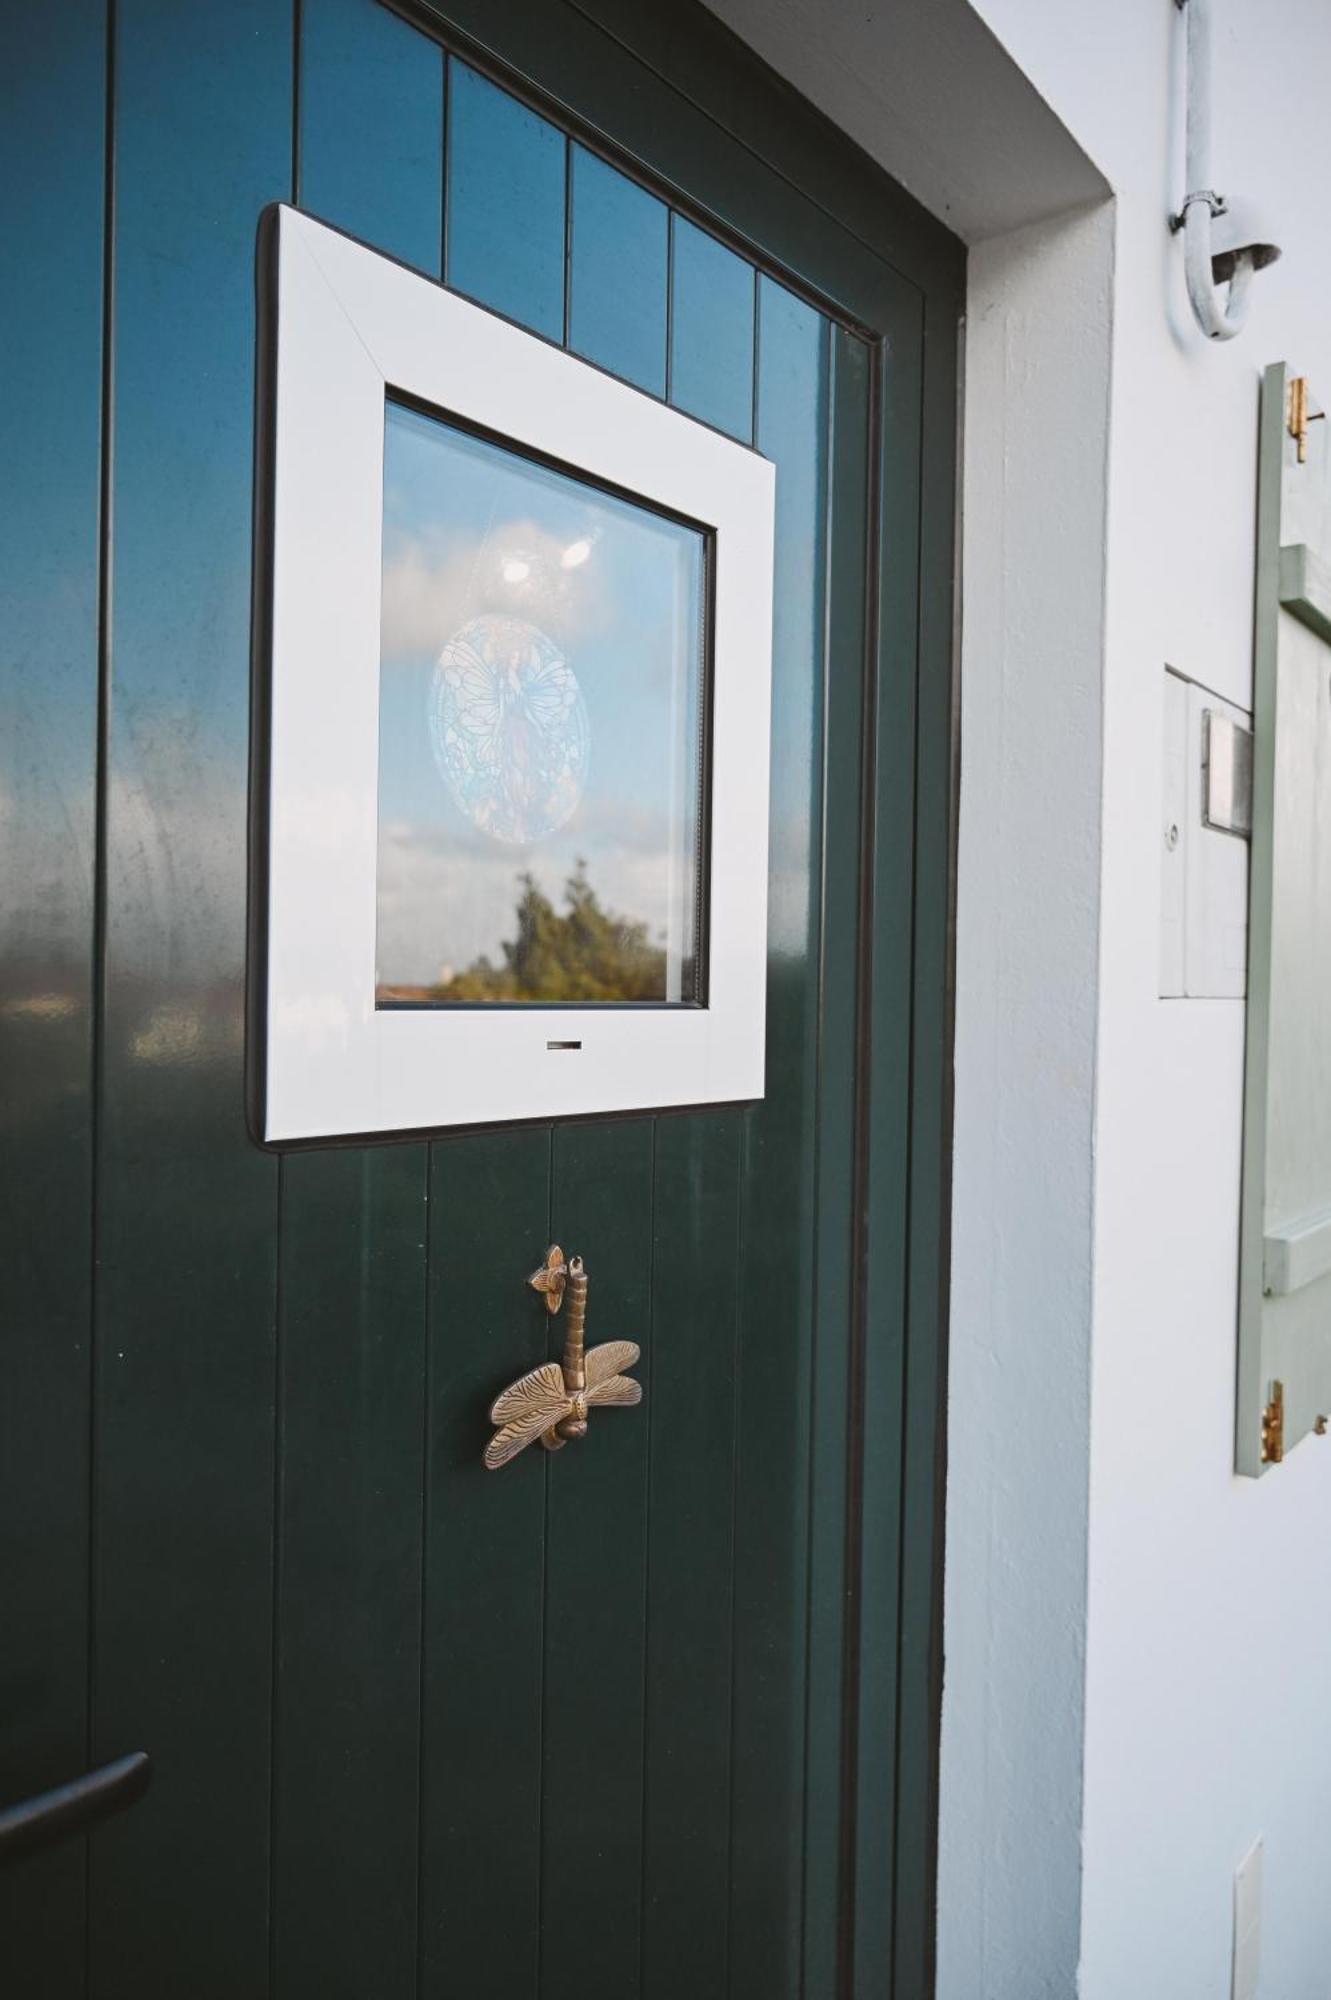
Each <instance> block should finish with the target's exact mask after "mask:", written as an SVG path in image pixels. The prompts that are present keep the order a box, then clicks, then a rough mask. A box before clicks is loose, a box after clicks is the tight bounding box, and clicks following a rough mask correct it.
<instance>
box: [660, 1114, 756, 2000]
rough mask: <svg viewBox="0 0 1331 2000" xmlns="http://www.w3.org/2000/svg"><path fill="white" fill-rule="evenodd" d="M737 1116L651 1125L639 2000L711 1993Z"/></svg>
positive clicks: (718, 1854) (725, 1927) (722, 1735)
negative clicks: (654, 1127) (653, 1148)
mask: <svg viewBox="0 0 1331 2000" xmlns="http://www.w3.org/2000/svg"><path fill="white" fill-rule="evenodd" d="M743 1131H744V1128H743V1114H742V1113H741V1112H735V1111H717V1112H706V1113H699V1114H697V1115H694V1116H690V1117H686V1118H663V1119H661V1120H660V1122H659V1124H658V1126H657V1133H656V1158H655V1218H654V1236H653V1242H652V1310H651V1327H652V1379H651V1400H650V1405H649V1407H648V1409H647V1428H648V1548H647V1607H646V1635H645V1636H646V1658H645V1681H644V1688H643V1778H642V1782H643V1800H642V1810H643V1853H642V1880H643V1909H642V1995H643V2000H672V1996H674V1995H675V1994H677V1993H680V1992H685V1993H689V1994H691V1995H693V1996H695V2000H713V1997H714V1996H719V1995H723V1994H725V1993H726V1991H727V1984H726V1980H727V1969H728V1964H729V1935H730V1775H731V1770H730V1713H731V1703H732V1700H733V1697H734V1676H733V1672H732V1664H733V1654H734V1644H733V1638H732V1633H731V1608H732V1593H733V1588H734V1584H733V1572H734V1505H735V1470H736V1467H735V1451H734V1425H735V1406H736V1395H737V1385H738V1363H739V1352H738V1332H739V1301H738V1294H737V1286H736V1271H735V1258H736V1252H737V1249H738V1244H739V1197H740V1181H739V1169H740V1158H741V1148H742V1144H743Z"/></svg>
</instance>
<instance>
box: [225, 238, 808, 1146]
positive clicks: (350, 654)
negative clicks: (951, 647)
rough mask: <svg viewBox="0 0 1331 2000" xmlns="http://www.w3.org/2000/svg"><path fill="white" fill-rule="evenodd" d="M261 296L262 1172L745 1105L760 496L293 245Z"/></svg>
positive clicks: (763, 959) (760, 804)
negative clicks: (289, 1155)
mask: <svg viewBox="0 0 1331 2000" xmlns="http://www.w3.org/2000/svg"><path fill="white" fill-rule="evenodd" d="M260 276H261V296H262V300H263V305H264V321H265V329H266V333H267V345H266V350H265V361H264V368H263V371H262V379H261V389H260V393H261V398H262V402H261V411H262V413H263V417H264V421H263V422H262V423H261V425H260V429H259V436H260V440H261V449H262V451H263V452H264V454H265V457H266V459H267V470H266V478H265V479H264V483H263V485H262V486H261V490H260V504H259V509H258V518H259V520H260V521H261V522H262V523H263V524H264V530H265V532H264V534H263V537H262V539H261V545H260V549H259V571H258V573H259V594H258V598H257V600H256V601H257V611H258V615H257V617H256V621H255V630H256V675H255V685H256V691H257V695H258V715H259V718H260V729H259V732H258V735H257V737H256V744H257V756H256V765H255V768H256V770H257V771H259V772H261V773H262V774H263V781H264V782H263V793H262V796H261V798H259V799H258V800H257V801H256V807H257V810H256V814H255V829H256V841H255V856H256V862H257V870H256V879H255V885H254V892H255V913H256V919H257V921H256V926H255V932H256V951H255V959H254V966H255V973H256V977H255V980H254V991H253V1001H252V1007H251V1019H250V1032H249V1058H250V1060H249V1068H250V1108H251V1121H252V1123H253V1125H254V1127H255V1130H256V1132H257V1134H258V1136H259V1137H260V1138H261V1139H262V1140H263V1141H264V1142H265V1143H269V1144H280V1143H283V1142H286V1141H291V1140H309V1139H318V1138H325V1137H328V1138H331V1137H341V1136H348V1137H350V1136H354V1135H360V1134H376V1135H377V1134H384V1135H387V1134H391V1133H395V1132H428V1131H432V1130H439V1129H442V1128H445V1127H450V1126H460V1125H468V1126H470V1125H484V1124H495V1123H509V1122H513V1121H517V1120H526V1119H548V1118H560V1117H578V1116H588V1115H596V1114H601V1113H613V1112H622V1111H634V1110H648V1109H653V1108H658V1107H660V1108H664V1107H667V1106H673V1105H691V1104H711V1103H718V1102H742V1101H745V1100H749V1099H753V1098H756V1097H761V1096H762V1094H763V1085H764V1048H765V999H766V978H767V951H766V943H767V939H766V927H767V926H766V918H767V800H768V766H769V742H768V731H769V715H770V702H771V614H772V549H773V527H774V504H775V474H774V471H773V468H772V466H771V465H770V463H769V462H768V461H767V460H766V459H764V458H762V457H761V456H760V455H759V454H758V453H757V452H755V451H752V450H750V449H749V447H748V446H746V445H741V444H737V443H736V442H735V441H734V440H733V439H731V438H728V437H724V436H722V435H720V434H719V433H718V432H716V431H714V430H712V429H709V428H708V427H707V426H706V425H704V424H701V423H698V422H696V421H694V420H693V419H692V418H690V417H687V416H685V415H683V414H682V413H681V412H680V411H678V410H673V409H670V408H669V407H668V406H667V405H666V404H664V403H662V402H660V401H659V400H658V399H657V398H656V397H654V396H651V395H647V394H645V393H644V392H643V391H641V390H639V389H635V388H633V387H631V386H630V385H629V384H628V383H625V382H622V381H619V380H617V379H616V378H614V377H612V376H610V375H607V374H605V373H603V372H602V371H601V370H600V369H597V368H595V367H593V366H592V365H591V364H589V363H587V362H585V361H582V360H580V359H578V358H577V357H576V356H574V355H572V354H568V353H565V352H563V351H562V350H561V349H559V348H557V347H555V346H554V345H552V344H551V343H550V342H548V341H546V340H544V339H541V338H540V337H538V336H537V335H534V334H531V333H528V332H526V331H524V330H523V329H522V328H521V327H518V326H515V325H514V324H512V323H511V322H510V321H507V320H503V319H500V318H498V317H497V316H496V315H494V314H492V313H489V312H487V311H485V310H484V309H483V308H482V307H480V306H478V305H476V304H474V303H472V302H471V301H470V300H467V299H464V298H461V297H459V296H458V295H457V294H455V293H452V292H450V291H448V290H447V289H446V288H445V287H444V286H442V285H438V284H436V283H434V282H433V281H432V280H430V279H427V278H424V277H422V276H420V275H419V274H418V273H416V272H413V271H409V270H407V269H405V268H404V267H403V266H401V265H399V264H395V263H393V262H392V261H391V260H390V259H388V258H385V257H381V256H378V255H376V254H375V253H374V252H373V251H371V250H368V249H366V248H365V247H364V245H362V244H359V243H355V242H353V241H352V240H351V239H350V238H348V237H345V236H342V235H341V234H340V233H339V232H337V231H336V230H333V229H329V228H327V227H326V226H325V225H324V224H322V223H317V222H314V221H313V220H312V219H311V218H309V217H308V216H303V215H300V214H299V213H297V212H296V211H295V210H292V209H289V208H279V209H276V210H274V211H271V212H270V214H269V216H268V217H267V219H266V221H265V225H264V229H263V232H262V234H261V239H260Z"/></svg>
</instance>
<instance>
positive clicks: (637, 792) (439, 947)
mask: <svg viewBox="0 0 1331 2000" xmlns="http://www.w3.org/2000/svg"><path fill="white" fill-rule="evenodd" d="M708 541H709V536H708V533H707V531H706V530H705V529H703V528H701V527H699V526H697V525H696V524H694V523H691V522H684V521H679V520H675V519H672V518H671V517H670V516H669V515H667V514H664V513H662V512H660V511H658V510H656V509H653V508H649V507H645V506H643V505H642V504H641V503H640V502H637V501H633V500H629V499H626V498H624V497H623V496H621V495H618V494H613V493H610V492H607V491H606V490H605V489H604V488H602V487H597V486H595V485H593V484H591V483H590V482H589V481H587V480H585V479H582V478H578V477H575V476H574V475H573V474H571V473H569V472H567V471H564V470H562V469H557V468H555V467H552V466H549V465H546V464H543V463H541V462H540V461H538V460H536V459H533V458H530V457H528V456H525V455H523V454H521V453H518V452H516V451H514V450H513V449H511V448H510V447H508V446H505V445H501V444H498V443H496V442H494V441H493V440H492V439H488V438H482V437H479V436H477V435H476V434H475V433H474V432H470V431H467V430H465V429H462V428H461V427H460V426H458V425H456V424H452V423H448V422H445V421H444V420H442V419H441V418H440V417H438V416H436V415H434V414H431V413H426V412H423V411H420V410H417V409H412V408H410V407H408V406H406V405H405V404H402V403H400V402H396V401H389V403H388V406H387V413H386V419H385V426H384V527H383V586H382V599H381V633H382V637H381V652H380V663H379V830H378V870H377V945H376V973H375V998H376V1001H377V1003H378V1005H379V1006H380V1007H401V1006H456V1005H472V1006H476V1005H486V1004H495V1003H499V1004H508V1005H512V1004H527V1005H545V1006H555V1005H560V1004H568V1005H573V1006H593V1005H597V1004H602V1005H604V1004H611V1005H639V1006H644V1005H646V1006H652V1005H654V1006H696V1005H699V1004H701V1003H702V1002H703V1001H704V998H705V994H704V989H703V984H702V966H701V959H700V953H699V940H700V934H701V930H702V904H703V892H704V887H705V861H704V855H703V851H702V830H703V810H702V807H703V796H704V778H705V742H704V723H705V717H706V712H707V704H706V700H705V692H706V636H707V625H706V615H705V614H706V581H707V550H708Z"/></svg>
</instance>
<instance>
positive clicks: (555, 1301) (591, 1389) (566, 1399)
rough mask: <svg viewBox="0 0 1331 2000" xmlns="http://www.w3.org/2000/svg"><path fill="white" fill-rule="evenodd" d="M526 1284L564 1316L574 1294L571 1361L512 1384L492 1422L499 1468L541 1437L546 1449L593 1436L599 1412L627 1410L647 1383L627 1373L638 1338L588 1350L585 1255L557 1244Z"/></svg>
mask: <svg viewBox="0 0 1331 2000" xmlns="http://www.w3.org/2000/svg"><path fill="white" fill-rule="evenodd" d="M527 1283H528V1284H529V1285H531V1286H533V1287H534V1288H535V1289H536V1290H537V1291H538V1292H543V1293H544V1294H545V1303H546V1309H547V1311H549V1312H552V1313H557V1312H558V1311H559V1309H560V1307H561V1306H562V1305H563V1303H564V1295H565V1292H567V1294H568V1326H567V1331H566V1333H565V1335H564V1359H563V1361H562V1362H559V1361H546V1362H543V1363H542V1365H541V1366H540V1367H539V1368H532V1369H529V1370H528V1372H527V1373H526V1374H525V1375H519V1377H518V1379H517V1381H516V1382H510V1383H509V1385H508V1387H507V1389H505V1390H504V1392H503V1394H502V1395H501V1396H496V1397H495V1400H494V1402H493V1403H492V1404H491V1406H490V1421H491V1423H492V1424H498V1425H499V1429H498V1430H497V1431H496V1432H495V1434H494V1436H493V1437H492V1438H491V1440H490V1442H489V1444H488V1445H487V1446H486V1447H485V1463H486V1466H487V1468H488V1469H489V1470H490V1471H491V1472H494V1471H496V1470H497V1469H498V1467H499V1466H501V1465H507V1464H508V1461H509V1460H510V1458H516V1457H517V1455H518V1453H519V1452H520V1451H523V1450H524V1449H525V1448H526V1446H527V1445H529V1444H533V1443H535V1441H536V1439H537V1438H539V1439H540V1440H541V1443H542V1444H543V1445H544V1446H545V1448H546V1450H547V1451H559V1450H561V1449H562V1448H563V1446H564V1445H566V1444H567V1443H568V1441H569V1439H570V1438H579V1437H585V1436H586V1435H587V1415H588V1412H589V1411H590V1410H592V1409H597V1408H599V1409H617V1408H618V1409H625V1408H627V1407H628V1406H629V1405H630V1404H633V1403H640V1402H641V1401H642V1384H641V1382H635V1381H634V1380H633V1377H632V1376H631V1375H625V1374H624V1373H623V1372H622V1371H623V1370H624V1369H625V1368H631V1367H632V1366H633V1364H634V1362H635V1361H636V1360H637V1359H638V1356H639V1353H640V1351H641V1350H640V1349H639V1348H638V1347H636V1346H635V1345H634V1343H633V1341H631V1340H607V1341H606V1342H604V1344H603V1345H602V1346H600V1347H593V1348H592V1349H591V1351H590V1352H587V1351H586V1350H585V1349H584V1347H583V1331H584V1329H585V1327H586V1324H587V1272H586V1270H585V1268H584V1266H583V1262H582V1259H581V1257H570V1258H569V1259H568V1260H567V1261H565V1258H564V1253H563V1251H562V1250H561V1249H560V1247H559V1245H558V1244H557V1243H552V1244H551V1246H550V1248H549V1250H548V1251H547V1252H546V1257H545V1262H544V1263H543V1264H542V1265H541V1267H540V1269H539V1270H538V1271H533V1272H532V1274H531V1276H530V1278H528V1280H527Z"/></svg>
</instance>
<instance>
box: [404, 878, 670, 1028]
mask: <svg viewBox="0 0 1331 2000" xmlns="http://www.w3.org/2000/svg"><path fill="white" fill-rule="evenodd" d="M518 882H519V884H520V886H521V889H522V894H521V896H520V897H519V898H518V906H517V910H516V912H515V916H516V919H517V936H516V938H515V939H514V940H513V942H512V943H511V944H508V943H506V944H505V945H504V947H503V953H504V963H503V964H502V965H494V964H492V963H491V961H490V960H489V959H488V958H478V959H477V960H476V962H475V964H473V965H469V966H468V967H467V968H466V970H465V971H463V972H459V973H456V974H455V975H454V977H453V978H452V979H450V980H449V982H448V984H447V985H446V986H437V987H434V988H433V989H432V990H431V993H430V996H429V997H430V998H431V999H435V1000H664V998H665V991H666V955H665V952H664V950H662V949H661V948H660V947H659V946H657V945H654V944H651V943H650V942H649V940H648V936H647V926H646V924H638V923H633V922H631V921H630V920H629V919H628V918H626V917H619V916H615V915H614V914H613V913H612V912H611V911H609V910H604V909H602V907H601V905H600V902H599V901H598V900H597V895H596V891H595V890H594V889H593V888H592V885H591V883H590V882H589V881H588V880H587V864H586V862H585V861H579V862H578V864H577V867H576V869H575V871H574V873H573V874H572V875H570V876H569V878H568V880H567V882H565V884H564V902H565V909H564V912H563V913H562V914H561V913H560V912H559V911H558V910H556V908H555V906H554V904H553V903H552V902H551V901H550V898H549V897H548V896H546V895H544V894H543V893H542V891H541V890H540V889H539V888H538V887H537V885H536V881H535V878H534V877H533V876H531V875H520V876H519V877H518Z"/></svg>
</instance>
